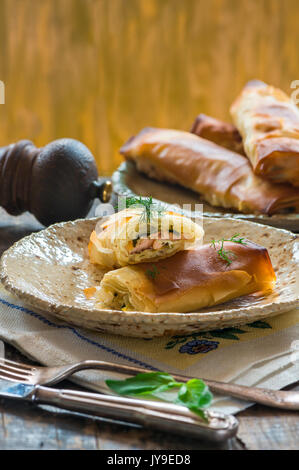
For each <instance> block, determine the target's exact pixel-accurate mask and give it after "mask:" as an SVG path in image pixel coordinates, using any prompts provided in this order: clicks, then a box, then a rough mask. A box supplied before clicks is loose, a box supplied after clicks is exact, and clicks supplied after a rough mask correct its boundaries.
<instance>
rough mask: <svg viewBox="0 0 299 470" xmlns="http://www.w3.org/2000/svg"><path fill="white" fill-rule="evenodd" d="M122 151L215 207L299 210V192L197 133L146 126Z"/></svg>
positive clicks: (139, 166)
mask: <svg viewBox="0 0 299 470" xmlns="http://www.w3.org/2000/svg"><path fill="white" fill-rule="evenodd" d="M120 152H121V153H122V154H123V155H124V157H125V158H126V159H127V160H131V161H133V162H135V164H136V167H137V169H138V170H139V171H141V172H143V173H145V174H146V175H147V176H149V177H150V178H153V179H156V180H159V181H166V182H169V183H176V184H180V185H181V186H184V187H186V188H189V189H192V190H193V191H196V192H197V193H200V194H201V195H202V196H203V198H204V199H205V200H206V201H207V202H208V203H209V204H211V205H212V206H220V207H225V208H232V209H236V210H238V211H240V212H244V213H261V214H269V215H271V214H275V213H278V212H298V211H299V191H298V190H297V189H296V188H293V187H292V186H291V185H279V184H273V183H272V182H270V181H267V180H265V179H264V178H261V177H259V176H257V175H255V174H254V173H253V170H252V167H251V165H250V162H249V161H248V159H247V158H246V157H244V156H242V155H240V154H238V153H235V152H231V151H230V150H227V149H225V148H223V147H220V146H219V145H216V144H214V143H213V142H210V141H209V140H206V139H202V138H201V137H198V136H196V135H195V134H192V133H189V132H184V131H177V130H170V129H157V128H145V129H143V130H142V131H141V132H140V133H139V134H138V135H137V136H135V137H133V138H131V139H130V140H129V141H128V142H127V143H126V144H125V145H124V146H123V147H122V148H121V149H120Z"/></svg>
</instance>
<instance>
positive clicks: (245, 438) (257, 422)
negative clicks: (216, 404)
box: [0, 208, 299, 451]
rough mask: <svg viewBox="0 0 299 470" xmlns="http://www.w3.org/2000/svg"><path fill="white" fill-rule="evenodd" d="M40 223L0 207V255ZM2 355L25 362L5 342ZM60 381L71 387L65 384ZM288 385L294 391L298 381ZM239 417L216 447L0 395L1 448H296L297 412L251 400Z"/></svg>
mask: <svg viewBox="0 0 299 470" xmlns="http://www.w3.org/2000/svg"><path fill="white" fill-rule="evenodd" d="M41 228H42V227H41V226H40V225H39V224H38V223H37V222H36V221H35V220H34V218H33V217H32V216H30V215H29V214H24V215H22V216H20V217H11V216H8V215H7V214H6V213H5V212H4V211H3V209H1V208H0V255H1V253H2V252H3V251H4V250H6V249H7V248H8V247H9V246H10V245H12V244H13V243H14V242H15V241H17V240H19V239H20V238H22V237H24V236H26V235H28V234H30V233H31V232H33V231H37V230H40V229H41ZM0 321H1V318H0ZM5 355H6V357H8V358H10V359H13V360H19V361H23V362H25V361H27V362H28V363H30V361H28V360H27V359H26V358H24V357H23V356H22V355H21V354H20V353H19V352H18V351H16V350H15V349H14V348H13V347H12V346H10V345H8V344H5ZM62 385H63V386H64V387H65V386H68V387H70V386H71V387H73V385H71V384H70V383H64V384H60V386H62ZM288 389H289V390H299V385H298V383H297V385H293V386H290V387H288ZM238 419H239V422H240V427H239V431H238V436H237V438H236V439H233V440H231V441H229V442H227V443H226V444H225V445H223V446H221V447H217V446H216V445H214V444H209V443H204V442H200V441H196V440H190V439H188V440H187V439H182V438H181V437H176V436H171V435H167V434H163V433H156V432H155V433H154V432H152V431H148V430H146V429H144V428H138V427H133V426H129V425H124V424H119V423H112V422H109V421H107V420H103V419H100V418H95V419H91V418H87V417H85V416H82V415H79V414H72V413H69V412H63V411H59V412H58V411H53V410H51V409H49V408H47V407H37V406H34V405H31V404H24V403H21V402H15V401H13V400H7V399H5V400H4V399H0V449H1V450H3V449H9V450H13V449H84V450H85V449H105V450H114V451H116V450H138V449H155V450H190V449H219V448H220V449H229V450H241V449H249V450H255V449H260V450H262V449H275V450H278V449H280V450H283V449H284V450H286V449H289V450H296V449H299V413H298V412H292V411H280V410H275V409H270V408H266V407H264V406H258V405H254V406H252V407H250V408H248V409H247V410H245V411H243V412H241V413H239V414H238Z"/></svg>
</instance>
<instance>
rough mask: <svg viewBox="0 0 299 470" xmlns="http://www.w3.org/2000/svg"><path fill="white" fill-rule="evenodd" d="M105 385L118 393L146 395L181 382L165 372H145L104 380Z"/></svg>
mask: <svg viewBox="0 0 299 470" xmlns="http://www.w3.org/2000/svg"><path fill="white" fill-rule="evenodd" d="M106 385H108V387H109V388H111V389H112V390H113V391H114V392H116V393H118V394H119V395H148V394H151V393H152V392H158V391H159V392H161V391H166V390H169V389H171V388H173V387H174V386H179V387H180V386H181V385H182V384H181V383H179V382H176V381H175V380H174V378H173V377H172V376H171V375H169V374H167V373H166V372H145V373H144V374H137V375H135V377H130V378H129V379H125V380H106Z"/></svg>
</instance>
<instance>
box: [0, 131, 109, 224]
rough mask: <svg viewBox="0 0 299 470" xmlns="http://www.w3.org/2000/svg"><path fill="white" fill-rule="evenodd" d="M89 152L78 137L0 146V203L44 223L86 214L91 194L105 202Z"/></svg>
mask: <svg viewBox="0 0 299 470" xmlns="http://www.w3.org/2000/svg"><path fill="white" fill-rule="evenodd" d="M111 190H112V186H111V183H110V182H104V183H101V182H100V181H99V180H98V171H97V167H96V163H95V160H94V157H93V155H92V154H91V152H90V151H89V150H88V148H87V147H86V146H85V145H83V144H82V143H81V142H79V141H77V140H73V139H59V140H56V141H54V142H51V143H50V144H48V145H46V146H45V147H43V148H37V147H35V145H34V144H33V143H32V142H30V141H29V140H21V141H20V142H17V143H16V144H12V145H9V146H7V147H2V148H0V206H2V207H4V209H5V210H6V211H7V212H8V213H9V214H11V215H19V214H21V213H23V212H25V211H29V212H31V213H32V214H34V215H35V217H36V218H37V220H39V222H41V223H42V224H43V225H46V226H47V225H50V224H53V223H55V222H62V221H67V220H74V219H78V218H83V217H85V216H86V215H87V213H88V211H89V210H90V207H91V205H92V202H93V200H94V198H96V197H99V198H100V199H101V200H102V202H108V201H109V199H110V195H111Z"/></svg>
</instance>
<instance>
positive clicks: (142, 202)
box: [126, 196, 165, 222]
mask: <svg viewBox="0 0 299 470" xmlns="http://www.w3.org/2000/svg"><path fill="white" fill-rule="evenodd" d="M137 205H138V206H143V207H144V210H143V212H142V214H141V221H142V222H149V221H150V218H151V214H152V213H156V214H157V215H158V217H161V216H162V215H163V214H164V212H165V210H164V209H163V208H162V207H161V206H160V205H158V204H156V203H153V197H152V196H149V197H141V196H139V197H128V198H126V208H127V209H128V208H129V207H131V206H137Z"/></svg>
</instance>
